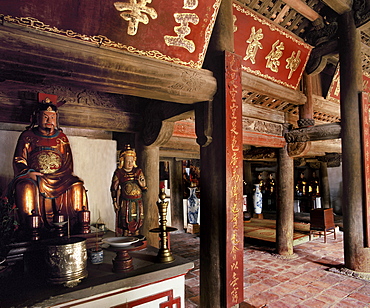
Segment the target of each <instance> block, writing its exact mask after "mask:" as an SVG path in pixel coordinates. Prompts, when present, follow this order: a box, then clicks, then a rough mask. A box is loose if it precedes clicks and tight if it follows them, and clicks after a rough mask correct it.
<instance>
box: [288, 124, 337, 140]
mask: <svg viewBox="0 0 370 308" xmlns="http://www.w3.org/2000/svg"><path fill="white" fill-rule="evenodd" d="M340 132H341V126H340V123H330V124H323V125H316V126H311V127H305V128H298V129H293V130H291V131H289V132H287V133H285V134H284V137H285V140H286V142H287V143H294V142H307V141H317V140H328V139H338V138H340Z"/></svg>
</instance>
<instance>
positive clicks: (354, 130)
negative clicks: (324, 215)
mask: <svg viewBox="0 0 370 308" xmlns="http://www.w3.org/2000/svg"><path fill="white" fill-rule="evenodd" d="M339 21H340V29H339V30H340V31H339V33H340V44H339V47H340V50H339V59H340V110H341V127H342V130H341V137H342V174H343V198H342V199H343V227H344V261H345V266H346V267H347V268H349V269H351V270H354V271H359V272H370V249H369V248H365V247H364V242H365V239H364V235H365V234H364V204H365V200H364V198H363V192H364V186H363V185H364V183H363V178H364V177H363V174H362V155H361V153H362V148H361V133H360V132H361V129H360V123H361V122H360V103H359V93H360V91H361V90H362V70H361V42H360V35H359V31H358V30H357V29H356V27H355V23H354V19H353V12H352V11H351V12H346V13H344V14H342V15H340V19H339Z"/></svg>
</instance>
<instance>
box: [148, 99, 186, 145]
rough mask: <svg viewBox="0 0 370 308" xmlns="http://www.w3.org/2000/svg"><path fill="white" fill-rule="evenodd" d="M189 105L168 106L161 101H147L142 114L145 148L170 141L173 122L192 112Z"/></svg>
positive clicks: (168, 104)
mask: <svg viewBox="0 0 370 308" xmlns="http://www.w3.org/2000/svg"><path fill="white" fill-rule="evenodd" d="M192 108H193V107H192V106H191V105H181V104H170V103H166V102H161V101H154V100H148V101H147V106H146V108H145V110H144V113H143V118H144V121H143V125H144V126H143V130H142V138H143V142H144V144H145V145H146V146H149V145H155V146H161V145H164V144H166V143H167V142H168V140H170V138H171V136H172V133H173V129H174V125H175V121H177V120H179V119H180V118H181V116H180V115H181V114H185V113H187V112H188V111H190V110H192Z"/></svg>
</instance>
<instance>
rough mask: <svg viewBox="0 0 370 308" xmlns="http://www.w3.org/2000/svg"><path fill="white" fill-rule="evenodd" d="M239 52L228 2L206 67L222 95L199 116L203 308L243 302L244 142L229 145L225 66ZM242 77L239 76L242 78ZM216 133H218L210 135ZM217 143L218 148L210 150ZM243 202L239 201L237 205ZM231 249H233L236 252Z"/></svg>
mask: <svg viewBox="0 0 370 308" xmlns="http://www.w3.org/2000/svg"><path fill="white" fill-rule="evenodd" d="M233 46H234V43H233V14H232V1H231V0H224V1H222V2H221V6H220V10H219V13H218V16H217V20H216V25H215V28H214V30H213V33H212V37H211V42H210V45H209V48H208V52H207V55H206V62H205V65H204V67H205V68H206V69H209V70H211V71H212V72H213V74H214V77H215V78H216V79H217V93H216V94H215V96H214V99H213V101H212V102H211V104H212V107H211V108H209V107H210V105H209V104H207V103H205V104H204V105H205V106H203V107H204V108H203V112H197V111H199V110H201V109H202V108H197V109H196V116H195V118H196V125H197V127H200V128H202V130H203V135H205V136H203V135H202V133H201V132H199V130H198V129H197V135H198V140H197V141H198V143H199V144H200V145H201V150H200V157H201V172H202V176H201V187H202V191H201V211H200V226H201V229H200V232H201V237H200V271H201V272H200V307H202V308H215V307H231V306H230V301H231V302H233V304H232V305H237V304H238V303H240V302H242V301H243V260H242V258H241V260H239V256H237V257H236V260H237V262H233V261H231V262H230V257H232V256H234V254H235V253H236V252H237V253H238V254H239V253H241V254H242V252H243V236H241V237H240V234H239V233H240V232H243V226H242V223H243V222H242V204H243V200H242V179H243V173H242V150H243V149H242V140H241V139H240V143H239V141H238V142H237V143H235V144H231V142H230V143H228V141H227V140H228V137H227V136H228V134H230V131H231V128H230V124H231V121H232V120H231V117H230V116H228V115H227V113H228V112H230V109H228V107H230V106H228V105H227V103H226V102H227V101H228V100H227V99H226V95H227V91H226V77H225V73H226V70H227V68H226V66H225V62H227V61H226V60H225V58H226V55H225V51H232V49H233ZM228 63H229V62H228ZM233 69H234V67H233V68H231V70H233ZM235 73H236V72H235ZM233 74H234V72H230V75H229V76H231V75H233ZM234 75H235V74H234ZM236 75H238V73H236ZM240 75H241V73H240V72H239V75H238V76H239V78H240ZM239 82H240V79H239ZM230 87H231V88H230V89H231V90H236V91H237V90H241V82H240V85H239V86H237V88H234V87H233V85H230ZM236 97H237V98H238V100H239V101H237V102H236V104H239V103H240V106H239V107H238V108H236V109H235V110H236V114H235V116H236V117H237V118H238V120H240V129H241V116H242V110H241V109H242V108H241V92H240V98H239V95H236ZM228 102H229V101H228ZM208 120H210V123H208ZM207 124H209V125H207ZM212 129H213V132H212V134H211V135H209V133H210V132H211V131H212ZM241 133H242V132H241V130H240V133H239V135H238V138H239V137H241ZM207 134H208V136H207ZM204 137H206V138H204ZM211 140H212V142H211V143H210V144H209V145H208V143H209V141H211ZM202 141H203V142H202ZM236 147H239V149H238V153H237V155H238V157H237V158H236V159H235V161H234V162H237V163H238V168H235V165H232V163H230V161H229V159H231V157H232V155H233V154H230V156H229V157H227V156H226V155H227V154H226V153H230V150H231V151H234V150H236ZM239 151H240V152H239ZM235 153H236V152H235ZM235 153H234V154H235ZM239 154H240V155H239ZM230 169H233V170H234V171H235V174H234V176H230ZM228 177H229V178H228ZM236 181H239V182H238V185H240V189H239V187H238V191H236V190H235V191H234V190H233V189H234V188H236V187H235V186H236V185H235V186H233V185H230V184H231V183H234V182H236ZM231 186H232V187H231ZM227 187H229V188H230V187H231V189H230V190H228V189H227ZM237 198H239V199H238V200H237ZM231 199H233V201H232V202H230V201H231ZM233 202H234V203H233ZM231 208H233V209H234V210H235V214H236V216H238V218H237V219H236V220H235V223H237V222H238V221H239V217H240V222H241V225H240V226H239V229H238V230H235V229H233V226H234V222H233V217H229V216H228V215H229V214H230V209H231ZM228 228H230V229H228ZM230 231H231V232H233V231H235V232H236V233H238V234H237V235H235V238H231V237H230ZM236 241H238V243H236ZM234 245H235V246H234ZM230 246H233V247H232V248H233V249H232V248H230ZM241 256H242V255H241ZM231 271H233V273H234V274H235V277H234V280H233V281H231V280H230V276H229V275H230V272H231Z"/></svg>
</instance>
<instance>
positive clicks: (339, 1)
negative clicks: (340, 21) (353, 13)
mask: <svg viewBox="0 0 370 308" xmlns="http://www.w3.org/2000/svg"><path fill="white" fill-rule="evenodd" d="M323 2H324V3H325V4H326V5H327V6H329V7H330V8H331V9H332V10H334V11H335V12H337V13H338V14H343V13H345V12H348V11H350V10H351V8H352V2H353V1H352V0H323Z"/></svg>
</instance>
